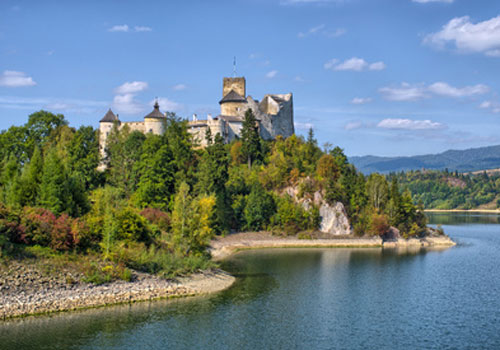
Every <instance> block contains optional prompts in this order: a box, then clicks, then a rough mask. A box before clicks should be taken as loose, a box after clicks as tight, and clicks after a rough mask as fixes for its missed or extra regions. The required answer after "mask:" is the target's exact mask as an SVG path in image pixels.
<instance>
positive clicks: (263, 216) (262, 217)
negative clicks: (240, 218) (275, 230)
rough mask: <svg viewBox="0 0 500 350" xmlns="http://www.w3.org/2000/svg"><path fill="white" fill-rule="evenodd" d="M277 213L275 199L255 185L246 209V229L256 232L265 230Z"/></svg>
mask: <svg viewBox="0 0 500 350" xmlns="http://www.w3.org/2000/svg"><path fill="white" fill-rule="evenodd" d="M275 211H276V205H275V203H274V199H273V197H272V196H271V195H270V194H269V193H267V192H266V191H265V190H264V188H262V186H260V185H258V184H256V185H254V186H253V187H252V190H251V191H250V194H249V195H248V198H247V200H246V205H245V209H244V217H245V222H246V225H245V226H246V229H248V230H255V231H257V230H263V229H265V228H266V227H267V225H268V224H269V220H270V219H271V217H272V216H273V215H274V213H275Z"/></svg>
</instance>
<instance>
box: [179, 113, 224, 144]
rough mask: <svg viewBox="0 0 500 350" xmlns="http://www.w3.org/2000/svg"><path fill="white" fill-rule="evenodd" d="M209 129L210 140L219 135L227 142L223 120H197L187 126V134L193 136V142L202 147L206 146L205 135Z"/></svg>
mask: <svg viewBox="0 0 500 350" xmlns="http://www.w3.org/2000/svg"><path fill="white" fill-rule="evenodd" d="M209 128H210V133H211V134H212V138H214V137H215V135H217V134H220V135H221V136H222V137H223V138H224V140H225V141H227V132H226V123H225V122H224V121H223V120H220V119H216V120H198V121H192V122H189V124H188V132H189V133H190V134H191V135H192V136H193V141H194V142H195V143H196V144H198V145H200V146H202V147H206V146H207V140H206V138H205V135H206V133H207V129H209Z"/></svg>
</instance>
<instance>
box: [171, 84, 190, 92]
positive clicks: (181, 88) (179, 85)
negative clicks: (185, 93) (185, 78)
mask: <svg viewBox="0 0 500 350" xmlns="http://www.w3.org/2000/svg"><path fill="white" fill-rule="evenodd" d="M172 89H174V90H175V91H182V90H186V89H187V86H186V85H184V84H177V85H174V86H172Z"/></svg>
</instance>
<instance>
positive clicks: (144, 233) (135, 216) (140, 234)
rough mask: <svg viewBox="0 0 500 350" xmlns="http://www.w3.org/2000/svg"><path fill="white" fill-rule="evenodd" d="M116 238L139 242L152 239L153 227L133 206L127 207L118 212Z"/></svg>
mask: <svg viewBox="0 0 500 350" xmlns="http://www.w3.org/2000/svg"><path fill="white" fill-rule="evenodd" d="M114 220H115V223H116V237H115V238H116V239H119V240H130V241H138V242H150V241H151V233H152V232H151V229H150V227H149V225H148V222H147V221H146V219H145V218H144V217H142V216H141V215H139V213H138V212H136V211H135V209H133V208H130V207H128V208H125V209H123V210H121V211H120V212H118V213H117V214H116V217H115V218H114Z"/></svg>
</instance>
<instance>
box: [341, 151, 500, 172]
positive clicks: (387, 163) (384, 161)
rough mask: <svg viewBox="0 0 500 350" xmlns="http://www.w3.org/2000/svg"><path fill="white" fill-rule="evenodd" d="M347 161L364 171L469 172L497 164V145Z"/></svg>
mask: <svg viewBox="0 0 500 350" xmlns="http://www.w3.org/2000/svg"><path fill="white" fill-rule="evenodd" d="M349 161H350V162H351V163H352V164H354V165H355V166H356V168H357V169H358V170H359V171H361V172H363V173H365V174H370V173H373V172H379V173H385V174H387V173H390V172H399V171H408V170H418V169H422V168H425V169H431V170H444V169H448V170H450V171H455V170H457V171H459V172H472V171H478V170H485V169H494V168H499V167H500V145H497V146H489V147H480V148H470V149H466V150H448V151H446V152H443V153H439V154H426V155H420V156H412V157H377V156H361V157H350V158H349Z"/></svg>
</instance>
